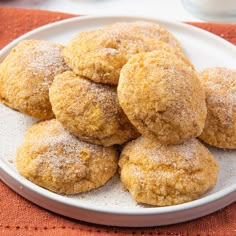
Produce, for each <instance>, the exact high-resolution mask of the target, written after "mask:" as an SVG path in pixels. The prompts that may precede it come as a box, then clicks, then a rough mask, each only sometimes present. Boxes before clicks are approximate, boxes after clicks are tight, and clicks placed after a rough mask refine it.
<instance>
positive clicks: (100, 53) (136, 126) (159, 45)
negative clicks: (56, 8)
mask: <svg viewBox="0 0 236 236" xmlns="http://www.w3.org/2000/svg"><path fill="white" fill-rule="evenodd" d="M212 71H213V72H212ZM225 71H228V72H227V73H226V72H225ZM235 73H236V72H234V71H232V70H230V69H227V68H211V69H207V70H206V71H204V72H202V73H201V74H200V76H199V74H198V73H197V72H196V71H195V69H194V66H193V65H192V64H191V62H190V61H189V60H188V58H187V57H186V55H185V53H184V51H183V50H182V48H181V45H180V43H179V41H178V40H177V39H176V38H175V37H174V36H173V35H172V34H171V33H170V32H168V31H167V30H166V29H164V28H162V27H161V26H159V25H157V24H155V23H152V22H144V21H139V22H138V21H137V22H120V23H115V24H112V25H108V26H105V27H104V28H102V29H96V30H90V31H85V32H81V33H79V34H78V35H77V36H76V37H75V38H74V39H72V40H71V41H70V42H69V44H68V45H67V46H65V47H63V46H60V45H57V44H54V43H50V42H46V41H39V40H27V41H23V42H21V43H20V44H19V45H18V46H16V47H15V48H14V49H13V50H12V52H11V53H10V54H9V55H8V56H7V58H6V59H5V60H4V61H3V63H2V64H1V65H0V98H1V101H2V102H3V103H5V104H6V105H8V106H10V107H12V108H13V109H16V110H18V111H20V112H23V113H25V114H27V115H30V116H32V117H35V118H38V119H40V120H45V121H41V122H39V123H36V124H34V125H32V127H30V128H29V129H28V130H27V132H26V134H25V140H24V142H23V144H22V145H21V146H20V147H19V149H18V152H17V158H16V160H17V168H18V170H19V172H20V173H21V174H22V175H23V176H25V177H26V178H27V179H29V180H30V181H32V182H34V183H36V184H38V185H40V186H42V187H44V188H47V189H49V190H51V191H54V192H57V193H62V194H76V193H80V192H84V191H89V190H91V189H94V188H97V187H100V186H102V185H104V184H105V183H106V182H107V181H108V180H109V179H110V178H111V177H112V176H113V175H114V174H115V173H116V171H117V168H118V166H119V173H120V177H121V178H120V179H121V181H122V183H123V185H124V187H125V188H126V189H127V190H128V191H129V192H130V193H131V195H132V197H133V198H134V199H135V200H136V201H137V202H140V203H146V204H151V205H156V206H167V205H175V204H180V203H184V202H188V201H192V200H194V199H197V198H198V197H200V196H201V195H202V194H203V193H205V192H206V191H207V190H209V189H211V188H212V187H213V186H214V185H215V184H216V181H217V175H218V164H217V162H216V160H215V159H214V157H213V156H212V154H211V153H210V152H209V151H208V149H207V148H206V147H205V146H204V145H203V144H202V143H201V142H199V141H198V140H197V139H196V137H199V136H200V138H201V139H202V140H203V141H204V142H206V143H209V144H211V145H215V146H217V147H222V148H236V132H234V130H235V131H236V125H234V124H235V123H236V122H234V121H236V116H234V113H235V109H234V103H235V107H236V100H233V93H234V91H233V90H234V88H235V89H236V84H235V83H234V81H233V77H234V78H235ZM221 77H224V78H226V77H227V78H226V79H225V80H222V79H221ZM229 80H230V81H231V82H230V81H229ZM224 81H227V82H224ZM232 84H234V88H232V89H231V90H232V91H231V92H230V94H231V95H229V96H228V95H227V96H228V97H229V98H228V99H227V102H229V103H230V105H231V108H230V111H226V109H225V108H224V109H225V110H224V111H225V113H224V114H221V115H219V110H218V109H220V108H222V109H223V107H224V104H225V103H224V101H223V100H224V98H225V94H226V93H227V89H228V88H229V87H230V85H232ZM215 91H216V92H215ZM215 93H217V94H218V95H216V94H215ZM214 96H217V99H213V98H212V97H214ZM218 104H221V105H222V106H218ZM227 104H228V103H227ZM209 110H210V112H207V111H209ZM226 113H227V114H226ZM218 115H219V116H218ZM226 123H227V124H226ZM219 127H220V128H219ZM226 130H227V131H226ZM224 131H226V132H225V133H224ZM222 137H223V138H222ZM121 149H122V151H121V153H119V152H118V150H121ZM119 154H120V157H119Z"/></svg>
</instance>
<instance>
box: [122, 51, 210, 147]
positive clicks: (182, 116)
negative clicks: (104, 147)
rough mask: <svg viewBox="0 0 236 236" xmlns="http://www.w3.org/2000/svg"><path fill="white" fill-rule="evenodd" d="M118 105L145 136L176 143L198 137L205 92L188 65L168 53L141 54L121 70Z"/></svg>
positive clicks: (204, 114)
mask: <svg viewBox="0 0 236 236" xmlns="http://www.w3.org/2000/svg"><path fill="white" fill-rule="evenodd" d="M118 98H119V103H120V105H121V107H122V109H123V110H124V112H125V114H126V115H127V117H128V118H129V120H130V121H131V123H132V124H133V125H134V126H135V127H136V128H137V129H138V131H139V132H140V133H141V134H143V135H144V136H146V137H148V138H151V139H156V140H157V141H158V142H160V143H163V144H178V143H181V142H184V141H185V140H187V139H189V138H193V137H197V136H199V135H200V134H201V132H202V130H203V127H204V123H205V119H206V112H207V110H206V103H205V93H204V90H203V88H202V86H201V84H200V81H199V79H198V77H197V73H196V72H195V70H194V68H193V67H192V66H191V64H189V63H187V62H186V61H184V60H182V59H181V58H180V57H178V56H177V55H176V54H174V53H171V52H170V51H167V50H164V49H162V50H157V51H153V52H148V53H140V54H138V55H135V56H133V57H132V58H131V59H130V60H129V61H128V62H127V64H125V66H124V67H123V68H122V70H121V75H120V80H119V85H118Z"/></svg>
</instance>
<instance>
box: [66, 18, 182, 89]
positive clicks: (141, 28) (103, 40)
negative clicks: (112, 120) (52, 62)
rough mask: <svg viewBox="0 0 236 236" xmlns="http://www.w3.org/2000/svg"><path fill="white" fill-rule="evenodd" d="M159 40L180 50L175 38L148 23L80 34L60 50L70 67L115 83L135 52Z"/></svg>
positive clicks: (150, 47) (152, 47)
mask: <svg viewBox="0 0 236 236" xmlns="http://www.w3.org/2000/svg"><path fill="white" fill-rule="evenodd" d="M160 42H164V43H167V44H169V46H170V47H173V48H175V50H176V51H178V52H179V53H183V52H182V50H181V47H180V44H179V42H178V40H177V39H176V38H175V37H174V36H173V35H171V33H169V32H168V31H167V30H165V29H163V28H162V27H160V26H159V25H157V24H155V23H151V22H129V23H127V22H125V23H117V24H114V25H110V26H107V27H105V28H103V29H99V30H91V31H86V32H81V33H79V34H78V35H77V36H76V37H75V38H74V39H72V40H71V41H70V43H69V44H68V45H67V46H66V47H65V49H64V50H63V53H64V57H65V60H66V62H67V63H68V65H69V66H70V67H71V68H72V70H73V71H74V72H75V73H76V74H78V75H81V76H84V77H86V78H88V79H91V80H93V81H95V82H98V83H106V84H113V85H117V84H118V80H119V75H120V70H121V68H122V66H123V65H124V64H125V63H126V62H127V60H128V59H129V58H130V57H131V56H133V55H134V54H137V53H140V52H149V51H153V50H156V49H158V48H160Z"/></svg>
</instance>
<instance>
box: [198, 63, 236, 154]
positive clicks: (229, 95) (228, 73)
mask: <svg viewBox="0 0 236 236" xmlns="http://www.w3.org/2000/svg"><path fill="white" fill-rule="evenodd" d="M200 79H201V82H202V84H203V86H204V89H205V91H206V104H207V118H206V123H205V127H204V129H203V132H202V134H201V136H200V137H199V138H200V139H202V140H203V141H204V142H206V143H208V144H210V145H213V146H215V147H219V148H229V149H235V148H236V70H233V69H229V68H224V67H213V68H207V69H205V70H203V71H202V72H201V73H200Z"/></svg>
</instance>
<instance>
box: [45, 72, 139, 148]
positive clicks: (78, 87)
mask: <svg viewBox="0 0 236 236" xmlns="http://www.w3.org/2000/svg"><path fill="white" fill-rule="evenodd" d="M49 94H50V101H51V103H52V109H53V111H54V113H55V115H56V118H57V119H58V120H59V121H60V122H61V123H62V124H63V126H64V127H65V128H66V129H68V130H69V131H70V132H71V133H73V134H74V135H76V136H78V137H79V138H80V139H81V140H84V141H86V142H89V143H94V144H102V145H104V146H111V145H113V144H122V143H124V142H127V141H129V140H131V139H134V138H137V137H138V136H139V133H138V132H137V130H136V129H135V128H134V127H133V125H132V124H131V123H130V122H129V120H128V118H127V117H126V115H125V114H124V112H123V111H122V109H121V107H120V106H119V103H118V98H117V92H116V87H113V86H110V85H104V84H98V83H94V82H92V81H90V80H87V79H84V78H82V77H80V76H76V75H75V74H74V73H73V72H69V71H68V72H65V73H63V74H61V75H58V76H56V78H55V80H54V81H53V84H52V86H51V88H50V92H49Z"/></svg>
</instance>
